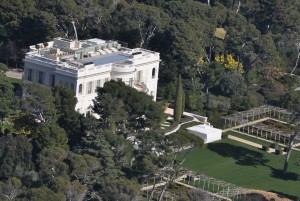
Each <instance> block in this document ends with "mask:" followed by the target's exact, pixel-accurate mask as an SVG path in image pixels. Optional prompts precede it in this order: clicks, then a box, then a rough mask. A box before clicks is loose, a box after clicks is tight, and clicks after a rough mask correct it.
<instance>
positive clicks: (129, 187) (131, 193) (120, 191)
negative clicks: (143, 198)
mask: <svg viewBox="0 0 300 201" xmlns="http://www.w3.org/2000/svg"><path fill="white" fill-rule="evenodd" d="M139 193H140V186H139V185H138V184H137V183H136V182H135V181H133V180H128V179H116V180H112V181H109V182H105V183H104V184H103V188H102V191H101V195H102V197H103V198H104V200H107V201H108V200H122V201H132V200H136V199H137V196H138V195H139Z"/></svg>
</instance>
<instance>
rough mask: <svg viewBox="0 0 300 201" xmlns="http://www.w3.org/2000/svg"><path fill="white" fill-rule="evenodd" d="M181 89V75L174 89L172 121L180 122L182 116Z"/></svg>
mask: <svg viewBox="0 0 300 201" xmlns="http://www.w3.org/2000/svg"><path fill="white" fill-rule="evenodd" d="M183 98H184V96H183V87H182V81H181V75H179V76H178V83H177V89H176V96H175V107H174V120H175V121H180V119H181V116H182V114H183V112H184V111H183V108H184V107H183Z"/></svg>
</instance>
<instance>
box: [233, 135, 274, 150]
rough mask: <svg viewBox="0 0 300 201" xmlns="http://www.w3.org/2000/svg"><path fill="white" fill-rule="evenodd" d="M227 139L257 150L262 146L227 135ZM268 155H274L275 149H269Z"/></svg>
mask: <svg viewBox="0 0 300 201" xmlns="http://www.w3.org/2000/svg"><path fill="white" fill-rule="evenodd" d="M228 138H229V139H232V140H235V141H238V142H241V143H244V144H247V145H250V146H252V147H257V148H259V149H261V148H262V145H261V144H258V143H255V142H251V141H249V140H245V139H242V138H239V137H235V136H232V135H228ZM268 152H269V153H274V152H275V149H273V148H270V149H269V151H268Z"/></svg>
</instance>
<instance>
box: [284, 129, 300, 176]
mask: <svg viewBox="0 0 300 201" xmlns="http://www.w3.org/2000/svg"><path fill="white" fill-rule="evenodd" d="M299 136H300V128H299V126H297V127H295V128H294V134H293V135H291V136H290V140H289V143H288V145H287V154H286V157H285V160H284V166H283V174H284V175H286V174H287V173H288V166H289V159H290V156H291V153H292V149H293V145H294V144H295V142H296V141H297V138H298V137H299Z"/></svg>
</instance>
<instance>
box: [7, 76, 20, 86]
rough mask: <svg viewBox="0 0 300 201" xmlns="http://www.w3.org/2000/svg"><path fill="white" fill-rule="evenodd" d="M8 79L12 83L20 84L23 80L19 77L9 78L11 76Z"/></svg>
mask: <svg viewBox="0 0 300 201" xmlns="http://www.w3.org/2000/svg"><path fill="white" fill-rule="evenodd" d="M9 79H10V82H11V83H13V84H15V83H16V84H22V83H23V80H21V79H16V78H11V77H9Z"/></svg>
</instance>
